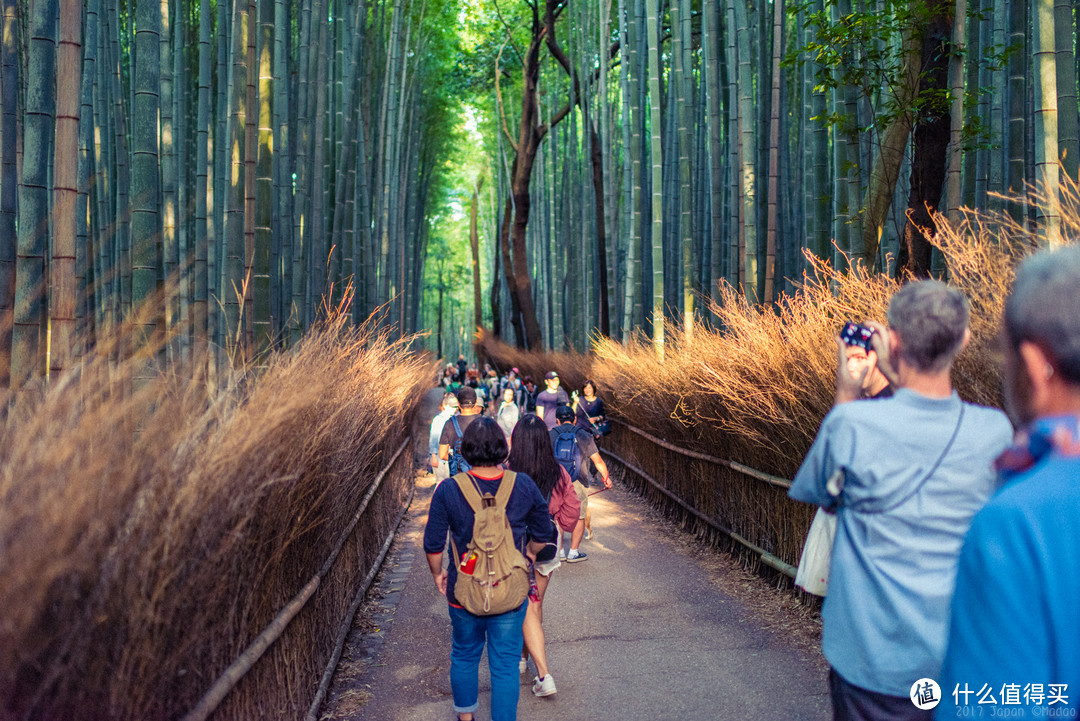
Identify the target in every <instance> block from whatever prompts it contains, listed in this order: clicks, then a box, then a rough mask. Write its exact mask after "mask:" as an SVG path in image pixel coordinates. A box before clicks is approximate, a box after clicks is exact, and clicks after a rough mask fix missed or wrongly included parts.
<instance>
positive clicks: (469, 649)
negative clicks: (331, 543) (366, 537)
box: [424, 416, 555, 721]
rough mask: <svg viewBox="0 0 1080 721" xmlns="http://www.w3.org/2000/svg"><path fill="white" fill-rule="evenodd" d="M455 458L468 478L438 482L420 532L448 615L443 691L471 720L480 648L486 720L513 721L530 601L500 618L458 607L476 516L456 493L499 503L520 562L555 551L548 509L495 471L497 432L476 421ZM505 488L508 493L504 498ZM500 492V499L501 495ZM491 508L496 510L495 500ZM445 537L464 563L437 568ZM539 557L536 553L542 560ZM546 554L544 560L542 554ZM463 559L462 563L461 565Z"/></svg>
mask: <svg viewBox="0 0 1080 721" xmlns="http://www.w3.org/2000/svg"><path fill="white" fill-rule="evenodd" d="M461 452H462V454H463V455H464V456H465V459H466V460H467V461H468V462H469V463H470V464H471V465H472V469H471V470H470V471H469V472H468V473H462V474H459V475H458V476H456V477H455V478H454V479H453V480H454V482H452V483H451V482H447V483H440V484H439V485H438V486H437V487H436V488H435V493H434V495H433V496H432V498H431V507H430V510H429V512H428V520H427V525H426V527H425V528H424V552H425V554H426V555H427V561H428V570H430V571H431V577H432V580H433V581H434V583H435V587H436V588H438V589H439V592H440V593H442V594H443V595H445V596H446V600H447V603H448V606H449V613H450V625H451V629H452V641H451V646H450V688H451V690H452V692H453V697H454V711H455V712H456V713H457V717H458V719H459V721H470V720H471V719H473V718H474V712H475V711H476V710H477V708H478V707H479V705H480V703H479V695H480V693H479V669H480V657H481V655H482V654H483V652H484V649H485V647H486V648H487V655H488V668H489V670H490V672H491V719H492V721H514V720H515V719H516V718H517V704H518V692H519V688H520V687H519V684H518V674H517V673H515V671H516V670H517V664H518V659H520V658H521V646H522V642H523V637H522V623H523V622H524V620H525V614H526V609H527V607H528V604H529V601H528V598H527V597H523V598H522V602H521V604H520V605H519V606H517V607H515V608H513V609H511V610H509V611H506V612H504V613H499V614H494V615H478V614H476V613H472V612H470V611H468V610H466V609H465V607H464V605H463V604H462V603H459V602H458V596H457V595H456V594H455V591H456V590H457V589H459V588H460V585H459V584H460V583H473V581H471V580H466V581H462V580H461V576H460V575H459V571H460V573H471V571H472V568H471V567H470V564H471V563H477V562H476V561H475V557H472V558H470V553H469V551H467V550H466V549H468V547H469V543H470V542H471V541H472V539H473V531H474V523H473V522H474V519H475V518H476V512H475V511H474V510H473V507H472V506H471V505H470V503H469V501H468V499H467V498H466V496H465V492H464V491H463V490H462V485H463V484H469V486H468V487H469V488H470V489H472V488H475V489H476V491H477V492H478V493H479V494H480V495H481V496H487V495H490V496H493V497H495V498H496V499H499V498H501V497H504V498H505V499H506V500H505V521H506V523H508V524H509V526H510V531H511V533H512V537H513V542H514V546H515V548H516V549H517V550H518V551H521V552H522V553H524V554H525V555H527V556H530V555H531V556H532V557H534V558H535V557H536V554H538V553H540V552H541V551H542V550H545V549H547V550H550V552H551V553H553V552H554V546H553V545H551V544H554V542H555V528H554V526H553V525H552V523H551V516H550V515H549V514H548V504H547V502H545V501H544V498H543V496H541V495H540V490H539V489H538V488H537V487H536V483H534V482H533V480H532V479H531V478H529V476H528V475H526V474H514V473H512V472H504V471H503V469H502V468H500V467H499V464H500V463H502V462H503V461H505V460H506V455H507V448H506V439H505V437H504V436H503V434H502V431H501V430H499V426H498V425H497V424H496V423H495V421H493V420H491V419H490V418H483V417H479V416H478V417H477V419H476V420H475V421H474V422H472V423H471V424H469V427H468V428H467V429H466V430H465V436H464V438H463V439H462V443H461ZM504 484H505V485H509V486H510V490H509V494H508V495H507V491H506V488H505V487H504ZM500 491H501V493H500ZM496 505H497V506H499V505H501V504H500V503H499V502H498V501H496ZM447 534H449V536H450V539H451V541H452V543H451V548H456V549H457V550H458V551H460V552H462V553H463V555H464V556H465V558H464V559H463V558H460V557H459V558H455V557H453V554H451V556H452V557H451V558H450V559H449V563H448V565H447V568H445V569H444V568H443V552H444V551H445V550H446V546H447V543H446V538H447ZM543 555H545V554H542V553H541V556H543ZM547 555H550V554H547ZM463 560H464V562H465V563H464V564H463Z"/></svg>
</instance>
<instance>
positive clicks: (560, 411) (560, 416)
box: [555, 406, 577, 421]
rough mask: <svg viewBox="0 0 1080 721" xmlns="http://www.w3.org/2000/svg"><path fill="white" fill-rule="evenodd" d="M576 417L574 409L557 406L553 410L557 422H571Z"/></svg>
mask: <svg viewBox="0 0 1080 721" xmlns="http://www.w3.org/2000/svg"><path fill="white" fill-rule="evenodd" d="M576 415H577V414H576V413H574V409H573V408H571V407H570V406H559V407H558V408H556V409H555V420H557V421H564V420H566V421H572V420H574V417H575V416H576Z"/></svg>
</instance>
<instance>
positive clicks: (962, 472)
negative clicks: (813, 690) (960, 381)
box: [789, 389, 1012, 696]
mask: <svg viewBox="0 0 1080 721" xmlns="http://www.w3.org/2000/svg"><path fill="white" fill-rule="evenodd" d="M963 407H964V416H963V422H962V424H961V425H960V428H959V430H958V431H957V422H958V420H959V418H960V409H961V401H960V398H959V396H957V395H956V394H955V393H954V394H953V395H952V396H950V397H949V398H929V397H926V396H923V395H920V394H918V393H915V392H913V391H910V390H907V389H900V390H898V391H897V392H896V395H895V396H893V397H892V398H888V399H883V400H875V401H872V402H871V401H860V402H853V403H844V404H842V405H839V406H837V407H836V408H834V409H833V410H832V411H831V412H830V413H829V415H827V416H826V417H825V420H824V421H823V422H822V424H821V429H820V430H819V431H818V435H817V438H816V439H815V441H814V444H813V446H812V447H811V449H810V452H809V453H808V454H807V456H806V458H805V460H804V461H803V464H802V467H801V468H799V472H798V474H797V475H796V476H795V481H794V484H793V485H792V488H791V490H790V492H789V495H790V496H791V498H793V499H795V500H798V501H805V502H807V503H813V504H816V505H819V506H822V507H825V508H829V509H833V508H835V509H836V510H837V529H836V539H835V541H834V545H833V555H832V567H831V572H830V578H829V595H828V596H827V597H826V599H825V605H824V607H823V608H822V614H821V615H822V620H823V622H824V632H823V638H822V646H823V650H824V653H825V658H826V659H827V660H828V661H829V663H830V664H831V665H832V667H833V668H834V669H836V671H837V673H839V674H840V675H841V676H842V677H843V678H844V679H845V680H847V681H848V682H850V683H852V684H854V685H856V686H859V687H861V688H864V689H867V690H870V691H876V692H878V693H884V694H889V695H893V696H907V695H908V693H909V691H910V689H911V685H912V684H913V683H914V682H915V681H916V680H918V679H920V678H924V677H929V678H937V677H938V674H939V672H940V670H941V662H942V659H943V657H944V655H945V639H946V636H947V624H948V615H949V602H950V600H951V598H952V591H953V582H954V580H955V576H956V562H957V557H958V556H959V555H960V546H961V544H962V542H963V540H964V535H965V534H966V533H967V529H968V525H969V524H970V522H971V518H972V516H974V515H975V513H976V511H978V510H979V508H981V507H982V505H983V504H984V503H985V502H986V499H987V498H989V496H990V494H991V492H992V491H993V489H994V487H995V474H994V471H993V467H992V464H993V460H994V458H995V457H996V456H997V455H998V454H999V453H1001V451H1002V450H1004V449H1005V448H1006V446H1008V444H1009V441H1010V439H1011V438H1012V426H1011V425H1010V423H1009V421H1008V419H1007V418H1006V417H1005V414H1004V413H1002V412H1001V411H999V410H997V409H991V408H984V407H981V406H975V405H971V404H964V405H963ZM954 431H956V438H955V440H954V441H953V443H952V446H951V447H950V448H949V451H948V453H947V454H945V455H944V456H942V454H943V451H944V450H945V448H946V446H947V444H948V443H949V440H950V438H952V437H953V434H954ZM939 458H940V459H941V462H940V464H939V465H938V466H937V468H936V470H934V472H933V473H932V474H931V473H930V471H931V469H932V468H933V467H934V464H935V463H936V462H937V461H938V459H939ZM837 471H843V479H844V480H843V490H842V492H841V493H840V494H839V497H838V498H835V497H833V496H832V495H830V493H829V492H828V491H827V490H826V484H827V482H828V481H829V479H830V478H832V477H833V476H834V474H835V473H836V472H837ZM928 476H929V477H928ZM924 479H925V482H924Z"/></svg>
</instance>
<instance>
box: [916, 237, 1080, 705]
mask: <svg viewBox="0 0 1080 721" xmlns="http://www.w3.org/2000/svg"><path fill="white" fill-rule="evenodd" d="M1077 308H1080V247H1076V246H1072V247H1068V248H1062V249H1060V250H1054V251H1043V252H1041V253H1039V254H1037V255H1035V256H1032V257H1031V258H1029V259H1028V260H1025V261H1024V262H1023V264H1022V265H1021V266H1020V268H1019V269H1018V270H1017V273H1016V279H1015V281H1014V282H1013V286H1012V290H1011V292H1010V294H1009V297H1008V299H1007V300H1006V301H1005V323H1004V326H1005V328H1004V333H1003V334H1002V336H1003V338H1002V340H1003V343H1002V345H1003V346H1004V352H1005V363H1004V366H1005V367H1004V376H1005V407H1006V408H1007V409H1009V413H1010V415H1011V416H1012V417H1013V420H1014V421H1016V422H1017V424H1018V426H1019V427H1020V429H1021V431H1020V433H1018V434H1017V444H1016V445H1015V446H1013V447H1012V448H1010V449H1009V450H1008V451H1006V452H1005V453H1004V454H1003V455H1002V456H1000V457H999V458H998V460H997V464H996V465H997V468H998V472H999V474H1000V475H1001V477H1002V479H1003V480H1004V485H1003V486H1002V488H1001V490H999V491H998V492H997V493H996V494H995V495H994V497H993V498H991V499H990V501H989V502H988V503H987V504H986V506H985V507H984V508H983V509H982V510H981V511H979V513H978V514H977V515H976V516H975V520H974V521H972V523H971V530H970V531H968V534H967V538H966V540H965V541H964V550H963V551H962V552H961V554H960V567H959V570H958V571H957V577H956V594H955V596H954V598H953V606H952V620H951V622H950V624H949V643H948V651H947V652H946V654H945V665H944V668H943V669H942V675H941V679H942V682H941V693H942V696H943V698H942V702H941V705H940V706H939V707H938V708H937V709H936V711H937V715H938V718H950V719H952V718H956V717H958V716H964V715H967V716H976V715H978V713H980V712H981V710H982V706H980V705H979V704H980V703H991V702H990V701H989V700H988V699H987V698H985V694H984V695H983V699H982V701H980V698H979V694H980V691H981V689H982V688H983V685H984V684H987V686H986V688H989V689H992V690H993V692H994V693H993V694H992V697H994V698H995V701H996V702H998V703H1001V704H1005V703H1008V701H1007V700H1006V697H1005V694H1006V693H1008V691H1009V690H1010V689H1013V692H1014V693H1015V694H1016V695H1017V696H1019V698H1017V699H1016V702H1019V699H1020V698H1023V699H1024V704H1025V705H1030V708H1029V709H1028V710H1027V713H1029V714H1030V713H1034V714H1035V715H1036V716H1037V715H1039V713H1038V711H1039V710H1042V711H1051V710H1052V709H1054V707H1055V706H1056V707H1057V708H1059V709H1062V710H1065V711H1067V710H1068V709H1069V708H1073V707H1074V706H1075V703H1076V700H1077V698H1078V697H1077V693H1078V692H1080V524H1078V523H1077V519H1078V518H1080V316H1078V315H1077ZM1044 696H1045V698H1044ZM1070 696H1071V698H1072V700H1071V701H1070V700H1069V697H1070ZM1044 703H1046V704H1047V705H1046V706H1043V708H1042V709H1039V706H1042V705H1043V704H1044ZM1066 703H1068V704H1069V706H1066V705H1064V704H1066ZM1050 704H1052V705H1050ZM995 708H1000V709H1001V710H1005V709H1008V706H1004V707H991V709H990V710H991V711H993V710H995ZM965 709H966V711H965ZM1071 713H1073V714H1075V709H1074V710H1073V711H1072V712H1071ZM1045 715H1047V716H1050V715H1051V714H1049V713H1047V714H1045ZM1062 715H1064V714H1062Z"/></svg>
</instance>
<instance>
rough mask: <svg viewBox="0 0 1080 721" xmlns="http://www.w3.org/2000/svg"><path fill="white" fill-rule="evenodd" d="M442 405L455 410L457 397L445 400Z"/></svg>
mask: <svg viewBox="0 0 1080 721" xmlns="http://www.w3.org/2000/svg"><path fill="white" fill-rule="evenodd" d="M443 405H444V406H446V407H447V408H457V407H458V402H457V397H456V396H450V397H449V398H447V399H446V402H445V403H444V404H443Z"/></svg>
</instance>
